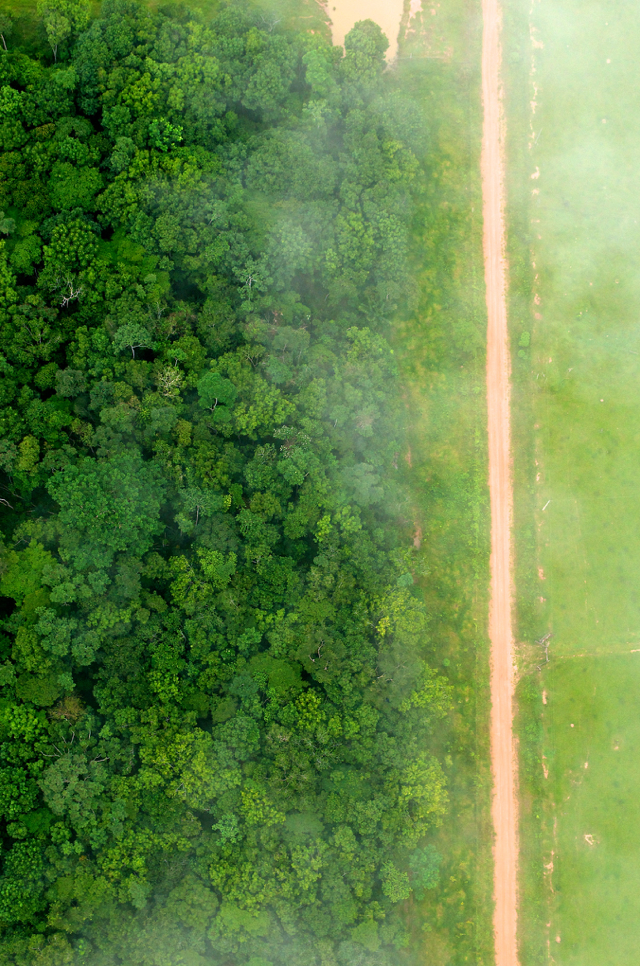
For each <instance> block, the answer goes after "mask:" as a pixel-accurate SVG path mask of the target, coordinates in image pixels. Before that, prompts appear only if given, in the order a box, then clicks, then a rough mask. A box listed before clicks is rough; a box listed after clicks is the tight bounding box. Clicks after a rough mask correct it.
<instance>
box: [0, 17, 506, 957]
mask: <svg viewBox="0 0 640 966" xmlns="http://www.w3.org/2000/svg"><path fill="white" fill-rule="evenodd" d="M12 9H13V8H12ZM16 10H17V11H18V13H19V9H18V7H16ZM216 10H217V12H216V13H215V16H214V18H213V19H210V18H209V19H199V18H198V17H197V16H196V17H194V16H192V15H190V14H187V12H186V11H185V10H184V9H183V8H181V7H173V8H171V7H170V8H163V9H162V11H161V12H159V11H156V10H154V9H149V8H147V7H145V6H140V5H137V4H134V3H130V2H128V0H111V2H107V3H105V4H104V6H103V7H102V8H101V11H100V13H99V15H97V13H96V11H95V10H93V9H92V8H89V6H83V5H82V4H78V3H75V2H70V0H69V2H67V0H64V2H62V0H61V2H57V0H55V2H54V0H52V2H51V3H50V4H49V5H48V7H43V8H41V10H40V14H41V20H38V21H35V20H34V23H35V26H33V29H31V22H30V21H29V20H28V18H26V16H22V19H20V16H18V17H17V18H15V19H14V20H13V21H12V22H9V23H8V24H5V32H6V34H7V50H6V51H0V72H1V74H2V90H1V100H0V138H1V139H2V143H1V149H2V154H1V155H0V165H1V167H2V172H1V177H0V193H1V197H0V209H1V210H2V212H3V213H2V216H1V218H2V221H1V223H0V231H2V233H3V240H2V241H0V324H1V326H2V346H1V349H2V356H0V365H2V367H3V382H2V399H1V406H2V408H1V409H0V425H1V438H0V465H1V467H2V474H3V475H2V490H1V491H0V497H1V502H0V513H1V517H0V528H1V533H2V538H3V541H4V543H3V548H2V573H1V576H0V594H1V595H2V597H1V598H0V604H1V605H2V636H1V638H0V658H1V661H2V664H1V666H0V687H1V688H2V692H1V697H0V742H1V743H0V756H1V759H2V760H1V765H2V767H1V770H0V811H1V815H2V825H1V829H0V831H1V833H2V853H1V860H2V873H1V876H0V925H1V926H2V932H1V937H0V953H1V958H2V960H3V962H7V963H13V964H14V966H50V964H52V966H58V964H60V966H67V964H74V966H75V964H76V963H78V964H79V963H83V962H86V963H90V964H91V966H116V964H124V963H126V964H129V963H140V964H148V966H159V964H161V963H163V964H167V966H178V964H185V966H199V964H202V966H204V964H207V963H211V962H217V963H224V964H225V966H279V964H283V966H284V964H290V966H296V964H304V966H310V964H313V963H315V964H317V966H341V964H344V966H346V964H349V966H355V964H358V963H360V964H362V966H365V964H366V966H387V964H389V966H391V964H393V966H395V964H397V963H401V962H407V963H419V962H422V961H423V959H424V956H425V954H428V956H429V957H430V962H431V963H433V964H436V963H439V962H441V963H443V964H444V963H463V962H472V961H473V962H478V963H480V962H487V963H488V962H489V961H490V891H491V890H490V866H489V864H488V863H489V861H490V852H489V844H490V843H489V836H488V829H487V824H486V820H487V802H488V775H487V770H486V764H484V761H485V755H486V713H487V695H486V642H485V620H486V596H485V594H486V591H485V589H484V588H485V587H486V580H487V512H486V485H485V475H486V471H485V456H484V443H483V439H484V436H483V429H484V415H483V412H484V407H483V403H482V397H483V385H482V375H483V333H484V319H483V308H482V294H481V288H479V285H478V284H476V282H474V281H473V280H474V279H476V280H478V279H479V277H480V276H479V274H478V273H479V271H480V269H479V265H480V261H479V253H480V249H479V237H480V236H479V220H478V219H477V217H476V218H474V217H473V212H474V209H476V210H478V211H479V207H477V206H479V195H478V184H477V175H476V174H475V173H474V174H473V175H471V172H475V170H476V167H475V166H476V165H477V156H476V154H475V153H474V151H475V148H474V145H475V144H476V141H474V137H476V138H477V133H478V127H477V124H478V115H477V114H474V111H477V107H471V105H472V104H474V103H475V100H474V99H477V64H476V62H475V61H474V59H473V56H472V55H471V54H470V52H469V50H468V49H467V50H466V51H465V58H466V59H465V61H464V63H462V62H461V61H457V62H456V61H454V62H453V63H451V64H446V63H443V62H442V61H440V60H438V59H437V58H433V59H429V58H425V59H423V60H422V61H420V60H419V59H418V58H417V63H415V64H410V63H407V62H405V65H404V66H403V65H402V64H401V66H400V68H399V69H398V70H397V71H396V72H391V71H385V69H384V68H385V63H384V52H385V49H386V43H387V42H386V39H385V38H384V37H383V35H382V34H381V32H380V30H379V28H377V27H376V26H375V25H374V24H373V23H371V22H370V21H367V22H364V23H361V24H359V25H357V26H356V27H355V28H354V30H353V31H352V32H351V34H350V35H349V37H348V39H347V43H346V52H344V53H343V51H342V49H340V48H334V47H332V46H331V44H330V42H329V41H328V38H327V31H326V28H325V29H318V30H315V31H314V32H310V31H309V30H308V29H307V27H308V24H305V25H304V29H302V27H300V24H299V22H297V21H296V18H295V17H294V16H293V15H292V12H291V11H288V12H287V11H285V12H286V13H287V16H285V17H284V19H283V20H282V21H278V19H277V18H273V17H271V15H270V14H265V12H264V11H262V10H259V9H256V10H254V9H252V8H250V7H249V6H247V7H244V6H242V5H238V4H231V5H217V4H216ZM12 26H13V27H14V28H15V29H14V30H13V31H12V30H11V28H12ZM320 26H321V25H320ZM457 36H458V35H456V37H457ZM467 39H468V36H467ZM477 39H478V38H477V37H476V38H475V41H474V42H475V43H476V45H477ZM460 49H462V43H460ZM472 49H473V48H472ZM475 49H476V51H477V49H478V48H477V46H476V48H475ZM414 50H415V48H414ZM474 71H475V72H476V73H474ZM460 105H462V107H461V106H460ZM474 177H475V179H476V180H475V181H474V180H473V178H474ZM474 273H475V274H474ZM470 280H471V281H470ZM416 318H417V319H418V323H416V321H415V320H416ZM417 407H418V408H417ZM423 407H424V408H423ZM425 951H426V953H425Z"/></svg>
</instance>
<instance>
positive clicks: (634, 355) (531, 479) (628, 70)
mask: <svg viewBox="0 0 640 966" xmlns="http://www.w3.org/2000/svg"><path fill="white" fill-rule="evenodd" d="M531 10H532V12H531ZM505 22H506V37H505V54H506V65H507V67H506V70H507V74H506V80H507V112H508V124H509V149H508V153H509V157H508V166H509V170H508V189H509V228H510V240H509V260H510V286H511V293H510V298H511V305H510V315H511V324H512V343H513V365H514V430H515V431H514V455H515V478H516V545H517V558H518V559H517V622H516V633H517V639H518V640H519V642H521V652H520V663H521V671H522V679H521V683H520V690H519V694H520V724H519V729H520V747H521V752H522V757H521V763H522V764H521V792H522V795H521V802H522V829H521V835H522V856H523V861H522V866H523V871H522V881H521V897H522V901H521V914H520V923H521V941H522V944H523V961H524V962H525V963H526V964H527V966H529V964H533V963H547V962H555V963H556V964H558V966H560V964H562V966H607V964H611V966H613V964H615V966H626V964H629V966H630V964H634V966H635V963H636V962H637V960H638V955H637V948H638V938H639V936H640V927H639V926H638V922H639V921H640V917H639V912H640V909H639V906H640V889H639V888H638V879H639V877H640V873H639V872H638V869H639V868H640V863H639V861H638V859H639V858H640V831H638V828H639V825H638V815H637V807H638V806H637V802H638V801H639V800H640V796H639V795H638V782H639V781H640V769H639V768H638V766H637V765H636V764H635V761H634V755H635V756H636V760H637V749H636V743H637V741H638V737H639V735H640V731H639V729H638V725H637V723H636V722H637V718H638V716H637V712H636V710H635V709H636V701H637V699H636V695H637V693H638V684H639V675H640V670H639V669H638V663H637V659H638V658H640V654H637V655H636V654H630V653H629V652H631V651H633V650H635V649H636V648H640V527H639V526H638V523H637V521H638V519H639V518H640V487H639V486H638V475H639V473H638V470H639V468H640V379H639V369H640V264H639V253H640V167H639V166H638V163H637V158H638V156H639V154H640V126H639V125H638V117H640V84H638V74H639V72H640V67H639V65H638V60H637V46H638V41H639V40H640V7H639V6H638V5H637V4H631V3H613V2H606V0H561V2H558V0H540V2H539V3H536V4H535V5H534V6H533V8H531V5H530V4H529V3H528V2H526V3H525V2H521V0H508V2H507V3H506V17H505ZM531 27H533V28H534V29H533V39H534V43H535V46H534V47H532V43H531V39H530V38H531V34H530V28H531ZM532 55H533V58H534V66H535V72H531V67H532V59H531V58H532ZM534 85H535V88H534ZM532 101H535V102H536V106H535V113H534V114H532V112H531V102H532ZM530 122H531V123H532V129H531V128H530V126H529V125H530ZM547 634H552V635H553V636H552V637H551V638H550V641H549V658H550V661H549V664H548V665H547V664H545V663H544V652H543V650H542V649H541V648H539V647H537V646H536V645H535V644H534V641H535V640H536V639H540V638H542V637H543V636H544V635H547ZM537 666H540V667H542V668H543V671H542V673H540V672H539V671H538V670H537ZM543 689H545V690H546V691H547V705H546V706H545V705H543V703H542V698H541V692H542V690H543ZM571 723H573V724H574V725H575V727H574V728H571V727H570V725H571ZM614 738H615V739H616V740H617V741H618V743H619V751H614V750H613V747H612V741H613V740H614ZM634 749H636V750H635V751H634ZM543 754H544V755H545V759H544V760H543V762H541V760H540V759H541V756H542V755H543ZM586 761H588V762H589V767H588V769H586V770H585V769H584V763H585V762H586ZM543 763H544V765H545V766H546V767H547V768H548V774H549V777H548V778H547V779H545V778H544V775H543V767H542V766H543ZM585 835H593V836H594V843H595V844H593V845H591V844H590V843H589V842H588V841H587V840H586V839H585V838H584V836H585ZM552 852H553V873H552V874H550V869H549V868H547V869H546V870H545V868H544V866H545V865H547V866H548V865H549V862H550V861H551V853H552ZM549 923H550V925H549V926H548V925H547V924H549ZM558 936H559V937H560V942H556V937H558Z"/></svg>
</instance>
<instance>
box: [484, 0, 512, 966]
mask: <svg viewBox="0 0 640 966" xmlns="http://www.w3.org/2000/svg"><path fill="white" fill-rule="evenodd" d="M482 11H483V18H484V37H483V47H482V96H483V104H484V130H483V140H482V193H483V215H484V264H485V280H486V293H487V313H488V332H487V406H488V416H489V487H490V495H491V607H490V612H489V634H490V638H491V699H492V712H491V762H492V769H493V782H494V789H493V802H492V814H493V824H494V830H495V844H494V863H495V878H494V898H495V912H494V932H495V945H496V966H517V962H518V949H517V941H516V926H517V894H516V869H517V857H518V839H517V803H516V791H515V779H516V767H515V755H514V741H513V727H512V720H513V711H512V703H513V677H514V675H513V637H512V631H511V602H512V578H511V519H512V496H511V466H510V421H509V402H510V400H509V395H510V393H509V377H510V358H509V342H508V332H507V309H506V281H505V279H506V271H505V269H506V265H505V232H504V174H503V163H504V160H503V159H504V150H503V149H504V143H503V138H504V129H503V114H502V91H501V86H500V59H501V50H500V26H501V14H500V5H499V2H498V0H483V2H482Z"/></svg>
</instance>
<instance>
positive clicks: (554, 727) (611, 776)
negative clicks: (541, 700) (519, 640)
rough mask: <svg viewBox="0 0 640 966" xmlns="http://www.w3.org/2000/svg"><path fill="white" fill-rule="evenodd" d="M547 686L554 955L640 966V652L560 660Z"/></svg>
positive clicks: (580, 962)
mask: <svg viewBox="0 0 640 966" xmlns="http://www.w3.org/2000/svg"><path fill="white" fill-rule="evenodd" d="M543 683H544V687H545V690H546V692H547V693H546V698H547V704H546V707H545V708H544V714H543V721H544V754H545V763H546V766H547V768H548V771H549V778H548V783H549V790H550V795H549V800H548V802H547V805H546V807H545V815H544V826H545V833H546V834H545V838H546V841H547V846H546V850H545V854H544V863H545V865H546V866H547V868H546V870H545V875H546V879H547V888H548V889H549V892H550V893H551V895H552V896H553V906H554V909H553V914H552V916H551V928H550V929H549V930H546V931H547V932H548V937H549V940H550V947H551V955H552V956H553V960H554V961H555V962H556V963H557V964H562V966H591V964H594V966H595V964H597V966H626V964H629V966H631V964H632V963H633V964H635V963H637V961H638V923H639V922H640V864H639V863H638V853H639V852H640V717H639V716H638V712H637V708H638V693H639V692H640V654H631V655H616V656H609V657H598V658H575V659H571V660H567V661H562V662H558V663H557V664H556V665H555V667H553V666H551V667H550V669H549V671H548V672H547V673H545V675H544V677H543ZM587 766H588V767H587ZM554 827H555V828H556V831H555V834H554ZM551 849H553V852H554V854H553V855H551ZM551 862H553V868H551V865H550V863H551ZM551 890H553V892H551ZM558 938H559V939H560V942H559V943H558V941H557V940H558ZM549 961H550V960H549Z"/></svg>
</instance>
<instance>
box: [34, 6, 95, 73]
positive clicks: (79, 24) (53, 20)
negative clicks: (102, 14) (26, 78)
mask: <svg viewBox="0 0 640 966" xmlns="http://www.w3.org/2000/svg"><path fill="white" fill-rule="evenodd" d="M38 13H39V15H40V16H41V17H42V20H43V23H44V29H45V31H46V34H47V40H48V41H49V45H50V47H51V50H52V51H53V59H54V61H56V62H57V60H58V47H59V45H60V44H61V43H63V41H65V40H67V38H68V37H70V36H71V35H72V34H73V33H78V32H79V31H81V30H84V29H85V27H87V25H88V23H89V18H90V16H91V7H90V4H89V0H38Z"/></svg>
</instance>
